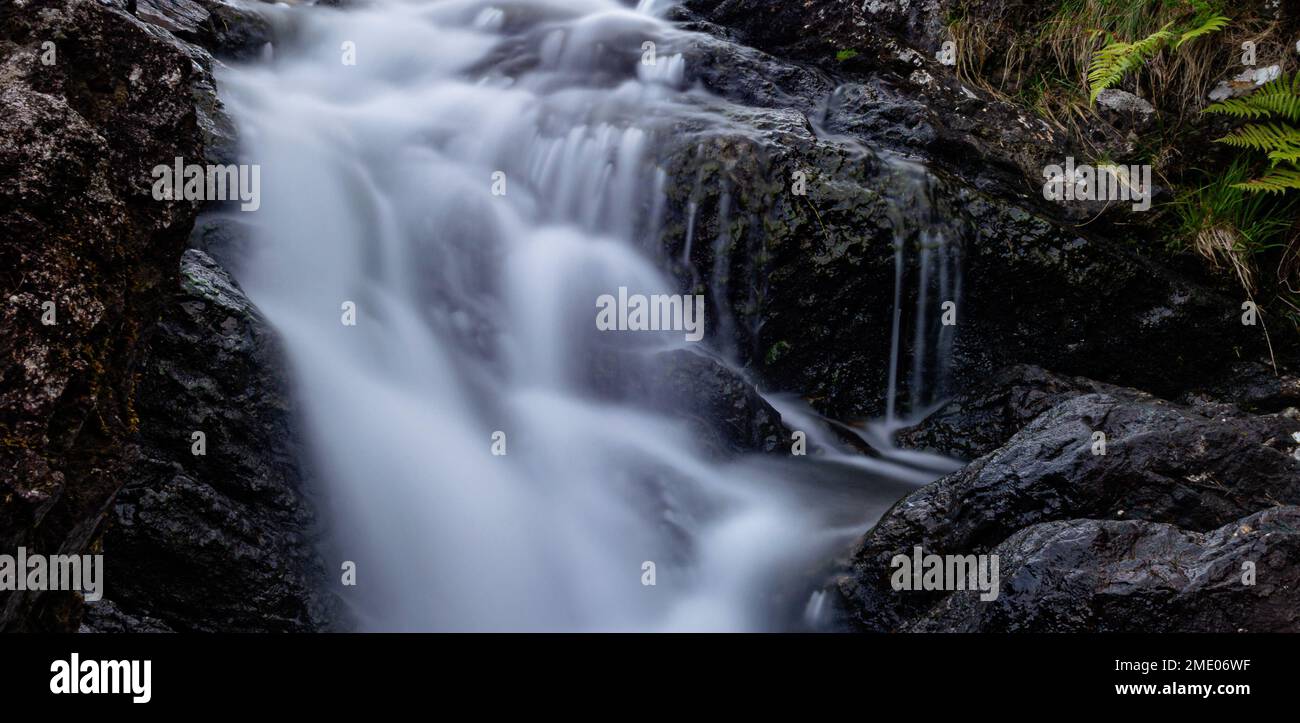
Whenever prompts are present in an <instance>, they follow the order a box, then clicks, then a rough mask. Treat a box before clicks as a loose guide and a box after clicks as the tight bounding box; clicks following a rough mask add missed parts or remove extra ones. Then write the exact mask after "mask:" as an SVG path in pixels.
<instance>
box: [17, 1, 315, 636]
mask: <svg viewBox="0 0 1300 723" xmlns="http://www.w3.org/2000/svg"><path fill="white" fill-rule="evenodd" d="M246 16H247V17H246ZM264 29H265V24H264V23H260V22H259V21H257V20H256V19H254V18H253V17H252V16H251V15H250V14H248V13H247V12H245V11H244V10H240V9H238V8H236V7H235V6H233V5H230V4H227V3H223V2H217V1H215V0H212V1H209V0H204V1H203V2H188V1H186V0H182V1H181V2H168V3H158V2H150V0H143V2H140V3H138V4H137V7H136V8H135V14H132V13H131V12H130V11H129V10H128V7H127V4H126V3H123V2H116V1H111V0H103V1H94V0H70V1H65V2H52V1H44V0H16V1H15V2H13V3H7V4H6V5H5V6H4V7H2V8H0V104H2V105H3V109H2V112H0V239H3V241H0V256H3V258H4V259H5V260H6V264H5V266H4V268H3V270H0V282H2V283H3V298H4V299H5V302H6V303H5V306H4V308H3V317H2V320H0V321H2V324H3V329H2V333H0V339H2V341H0V348H2V351H3V355H0V361H2V363H3V369H0V379H3V385H2V386H0V433H2V434H3V446H2V447H0V470H3V471H2V472H0V493H2V494H0V500H2V502H0V548H3V549H4V550H6V551H7V552H8V551H12V550H13V549H14V548H17V547H20V546H22V547H26V548H27V549H28V551H29V552H32V553H41V554H55V553H63V554H77V553H85V554H94V553H102V554H104V555H105V577H106V583H107V589H108V596H109V598H108V599H106V600H104V601H101V602H99V603H97V604H93V605H90V606H89V607H88V609H87V610H86V611H85V616H84V620H83V619H82V613H83V610H82V607H83V605H82V602H81V600H80V598H79V596H77V595H74V594H71V593H47V594H44V595H41V596H37V595H34V594H31V593H0V630H75V629H77V628H78V627H81V629H84V630H101V631H162V630H217V629H221V630H312V629H322V628H324V627H326V626H327V625H330V624H332V623H333V622H337V621H338V620H339V619H340V618H339V616H338V615H337V613H338V611H337V609H336V608H335V607H334V602H333V599H332V598H329V597H326V596H323V595H322V594H320V593H319V592H318V590H319V589H321V587H322V585H323V584H322V579H321V577H320V576H321V574H322V570H321V564H320V561H319V559H317V558H316V557H315V552H314V542H315V537H314V532H313V530H314V529H315V527H314V521H313V517H312V514H311V510H310V505H309V504H308V501H307V500H306V499H305V498H304V497H303V496H302V493H301V490H302V487H301V478H302V470H300V469H299V468H298V467H297V463H296V462H295V461H294V459H296V456H295V455H296V450H295V448H294V446H293V445H294V442H293V436H292V433H291V429H290V410H289V409H288V408H287V402H286V399H287V395H286V393H285V390H284V382H283V364H282V363H281V361H280V360H279V359H278V357H277V356H276V353H275V351H274V342H273V338H272V335H271V333H270V332H269V330H267V329H266V328H265V327H264V325H263V324H262V322H261V320H260V317H258V316H257V314H256V312H255V311H254V310H253V309H252V308H251V307H250V306H249V305H248V302H247V300H246V299H244V298H243V295H242V294H240V293H239V292H238V290H237V289H236V288H234V286H233V285H232V284H231V282H230V280H229V278H228V277H227V276H226V275H225V272H224V271H222V270H221V269H220V268H219V267H218V266H216V265H215V264H214V263H213V262H212V260H211V259H210V258H208V257H206V256H204V255H203V254H201V253H199V252H197V251H194V252H190V253H189V255H187V256H186V257H185V263H184V274H183V276H182V277H178V274H177V270H178V268H181V267H182V263H181V256H182V252H183V251H184V248H185V245H186V239H187V237H188V236H189V235H190V229H191V227H192V225H193V222H194V219H195V216H196V214H197V213H198V211H199V209H198V207H197V204H192V203H178V202H170V201H157V200H154V199H153V198H152V194H151V187H152V181H153V179H152V176H151V173H150V171H151V169H152V167H153V166H155V165H158V164H160V163H164V164H171V163H172V161H173V160H174V159H175V158H178V157H180V158H185V159H187V161H201V160H205V159H206V160H209V161H212V162H229V161H231V160H232V159H233V157H234V148H235V138H234V130H233V124H231V123H230V121H229V119H228V118H226V117H225V113H224V111H223V109H222V107H221V103H220V101H219V100H218V99H217V96H216V89H215V83H214V81H213V79H212V76H211V71H212V69H213V67H214V64H215V63H216V61H215V59H214V57H213V55H212V54H211V53H213V52H216V53H218V54H222V55H228V56H231V57H239V56H241V55H242V54H245V53H246V51H247V50H248V49H250V48H254V47H260V44H261V43H263V42H264V38H263V35H262V32H263V30H264ZM219 240H220V239H218V238H217V237H216V236H213V235H212V234H209V238H207V239H205V244H208V245H212V246H214V247H217V246H225V245H227V244H225V243H224V242H223V243H218V241H219ZM182 282H183V284H184V287H183V289H182ZM50 303H52V304H53V306H52V308H51V307H50V306H49V305H48V304H50ZM191 428H193V429H191ZM200 429H202V430H204V431H205V432H206V433H207V434H208V439H207V445H208V449H209V450H211V451H210V452H209V454H208V455H207V456H203V457H195V456H193V455H192V454H191V447H190V445H191V443H192V440H191V438H190V433H191V431H195V430H200ZM106 530H107V532H106Z"/></svg>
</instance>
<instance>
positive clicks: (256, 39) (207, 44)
mask: <svg viewBox="0 0 1300 723" xmlns="http://www.w3.org/2000/svg"><path fill="white" fill-rule="evenodd" d="M136 16H137V17H139V18H140V19H141V20H144V21H146V22H148V23H151V24H153V25H156V26H158V27H161V28H165V29H166V30H168V31H170V32H172V33H174V34H175V35H176V37H178V38H180V39H181V40H184V41H185V42H187V43H192V44H194V45H197V46H200V47H202V48H205V49H207V50H208V51H209V52H212V53H215V54H217V55H218V56H221V57H229V58H233V59H237V60H246V59H248V58H252V57H256V56H257V55H258V54H259V53H261V51H262V48H263V46H265V45H266V44H267V43H269V42H272V41H273V40H274V35H273V32H272V27H271V24H270V22H268V21H267V20H266V19H265V18H264V17H263V16H261V15H259V14H258V13H257V12H256V11H254V10H251V9H249V8H248V7H247V6H241V5H238V4H235V3H229V2H224V1H223V0H139V7H138V10H137V12H136Z"/></svg>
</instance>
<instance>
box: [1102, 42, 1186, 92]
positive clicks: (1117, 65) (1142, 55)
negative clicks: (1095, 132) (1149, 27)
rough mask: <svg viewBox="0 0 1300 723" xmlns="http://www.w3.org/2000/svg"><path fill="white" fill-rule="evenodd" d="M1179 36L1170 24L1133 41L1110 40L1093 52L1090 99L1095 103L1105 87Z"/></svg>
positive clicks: (1118, 79) (1112, 84)
mask: <svg viewBox="0 0 1300 723" xmlns="http://www.w3.org/2000/svg"><path fill="white" fill-rule="evenodd" d="M1177 38H1178V34H1177V33H1173V32H1170V31H1169V25H1168V24H1166V25H1165V26H1164V27H1163V28H1161V29H1159V30H1157V31H1156V32H1154V33H1152V34H1150V35H1148V36H1147V37H1145V38H1142V39H1141V40H1138V41H1137V42H1133V43H1125V42H1121V41H1111V42H1109V43H1107V44H1106V45H1105V46H1103V47H1102V48H1101V49H1099V50H1098V51H1097V52H1095V53H1093V56H1092V60H1091V62H1089V64H1088V86H1089V88H1090V89H1091V93H1090V95H1089V102H1091V103H1096V102H1097V96H1098V95H1099V94H1100V93H1101V92H1102V91H1103V90H1105V89H1107V88H1110V87H1112V86H1114V85H1115V84H1117V83H1119V82H1120V81H1121V80H1123V78H1124V76H1125V75H1127V74H1128V73H1129V71H1131V70H1134V69H1135V68H1138V67H1140V66H1141V65H1142V64H1143V63H1145V62H1146V61H1147V59H1148V58H1150V57H1151V56H1153V55H1155V54H1156V53H1158V52H1160V49H1161V48H1163V47H1164V46H1165V45H1166V44H1168V43H1169V42H1170V41H1172V40H1175V39H1177Z"/></svg>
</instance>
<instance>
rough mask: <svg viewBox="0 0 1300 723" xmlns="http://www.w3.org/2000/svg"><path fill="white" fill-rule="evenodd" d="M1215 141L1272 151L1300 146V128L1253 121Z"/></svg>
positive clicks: (1267, 151)
mask: <svg viewBox="0 0 1300 723" xmlns="http://www.w3.org/2000/svg"><path fill="white" fill-rule="evenodd" d="M1215 143H1223V144H1225V145H1229V146H1233V147H1234V148H1250V149H1253V150H1257V151H1264V152H1265V153H1271V152H1273V151H1280V150H1285V149H1288V148H1292V147H1297V146H1300V130H1296V129H1295V128H1292V127H1291V126H1289V125H1286V124H1284V123H1251V124H1249V125H1244V126H1242V127H1240V128H1238V129H1237V130H1235V131H1233V132H1232V133H1229V134H1228V135H1226V136H1224V137H1222V138H1217V139H1215Z"/></svg>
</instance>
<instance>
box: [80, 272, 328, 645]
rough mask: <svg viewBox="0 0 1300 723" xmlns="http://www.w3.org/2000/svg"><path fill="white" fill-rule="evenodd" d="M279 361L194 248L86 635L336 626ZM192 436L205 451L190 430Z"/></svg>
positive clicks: (172, 308) (143, 395)
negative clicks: (146, 624) (157, 628)
mask: <svg viewBox="0 0 1300 723" xmlns="http://www.w3.org/2000/svg"><path fill="white" fill-rule="evenodd" d="M284 368H285V367H284V363H283V361H282V359H281V358H280V355H279V350H278V347H277V346H276V340H275V337H274V335H273V334H272V333H271V332H270V330H269V329H267V327H266V325H265V322H264V320H263V319H262V317H261V315H260V314H259V313H258V312H257V310H256V309H255V308H254V307H253V306H252V304H251V303H250V302H249V301H248V299H247V298H245V296H244V295H243V293H242V292H241V291H240V290H239V289H238V288H237V287H236V286H235V284H234V282H233V281H232V280H231V279H230V277H229V276H228V275H227V274H226V272H225V271H224V270H223V269H221V267H219V266H217V264H216V263H215V262H214V261H213V260H212V259H211V258H210V257H208V256H207V255H206V254H204V253H203V252H202V251H198V250H195V249H191V250H189V251H186V252H185V255H184V257H183V259H182V261H181V290H180V292H179V293H178V294H176V296H175V298H174V299H173V300H172V303H170V304H168V305H167V311H166V312H165V314H164V316H163V318H162V320H161V321H160V322H159V325H158V329H157V332H156V333H155V334H154V336H153V340H152V342H151V344H150V346H149V349H148V361H147V363H146V365H145V368H144V369H143V371H142V373H141V374H140V382H139V395H138V398H137V402H136V409H137V412H138V414H139V415H140V419H141V423H140V434H139V444H140V446H139V454H138V456H137V458H136V459H135V460H134V461H133V464H132V465H131V468H130V471H129V474H128V476H127V482H126V484H125V485H124V486H123V488H122V490H121V492H119V493H118V496H117V500H116V504H115V509H114V514H113V518H112V523H111V525H110V526H109V529H108V531H107V532H106V533H105V535H104V542H103V548H104V552H105V555H106V559H107V560H108V561H109V562H110V565H109V569H110V571H111V572H112V574H111V575H108V576H107V590H106V593H105V598H106V600H109V601H111V605H112V606H114V607H115V608H116V609H111V608H104V609H103V612H102V613H101V605H102V604H92V605H88V606H87V624H86V627H87V629H94V630H110V629H114V628H115V627H117V626H119V625H121V626H124V627H127V628H128V629H130V628H131V625H130V623H129V621H128V622H127V623H125V624H123V623H121V622H120V618H121V616H123V615H126V616H129V617H131V618H135V619H138V620H144V621H150V624H152V625H158V624H162V625H165V626H166V627H168V628H169V629H172V630H177V631H193V630H199V631H268V632H296V631H310V630H320V629H325V628H327V627H329V626H330V625H331V624H332V623H333V622H334V621H336V620H338V619H339V617H340V616H339V615H338V611H337V609H336V608H335V607H334V606H335V605H336V603H335V602H334V601H335V598H333V597H332V596H327V595H324V594H321V593H319V592H318V591H319V590H322V589H324V588H325V587H326V583H325V573H324V565H323V563H322V562H321V560H320V559H319V558H318V556H317V555H316V553H315V543H316V542H317V540H316V538H315V536H314V533H313V531H314V530H315V527H316V525H315V522H314V516H313V512H312V507H311V505H310V504H309V503H308V500H307V499H305V498H304V496H303V492H302V491H301V490H302V485H301V480H302V478H303V476H304V474H303V470H302V469H301V468H300V467H299V462H298V460H299V459H300V458H301V457H302V455H301V450H300V449H298V446H297V444H296V441H295V435H294V432H293V428H292V418H291V414H292V405H291V401H290V395H289V390H288V388H287V384H286V382H285V379H284V371H283V370H284ZM195 432H200V433H202V435H203V437H202V442H203V449H202V450H201V451H203V454H202V455H196V454H194V451H195V444H196V443H197V442H196V440H195V438H194V436H193V435H194V433H195Z"/></svg>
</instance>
